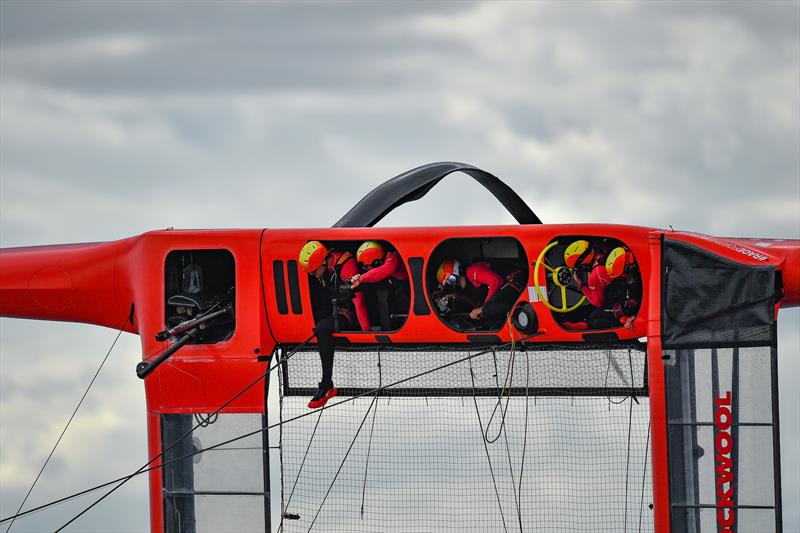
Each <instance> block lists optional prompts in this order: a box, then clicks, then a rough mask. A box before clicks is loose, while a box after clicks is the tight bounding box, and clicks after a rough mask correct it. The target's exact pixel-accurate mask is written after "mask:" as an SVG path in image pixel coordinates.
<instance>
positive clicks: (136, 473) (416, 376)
mask: <svg viewBox="0 0 800 533" xmlns="http://www.w3.org/2000/svg"><path fill="white" fill-rule="evenodd" d="M537 335H538V333H535V334H533V335H529V336H527V337H525V338H524V339H520V340H521V341H523V342H524V341H527V340H529V339H531V338H533V337H536V336H537ZM311 338H313V336H312V337H309V339H307V340H306V341H305V342H303V343H302V344H300V345H297V346H296V348H295V350H294V351H293V352H291V353H290V354H289V355H287V356H286V357H285V358H282V359H281V361H280V362H278V364H276V365H275V366H274V367H272V368H271V369H270V370H272V369H274V368H279V366H280V363H282V362H285V361H286V360H288V359H289V357H291V356H292V355H294V354H295V353H296V352H298V351H299V350H300V349H301V348H302V347H303V346H304V345H305V344H307V343H308V342H309V341H310V339H311ZM509 344H511V343H505V344H503V345H498V346H496V347H495V348H494V349H497V348H499V347H503V346H508V345H509ZM490 351H492V349H486V350H482V351H479V352H476V353H474V354H470V355H467V356H466V357H462V358H460V359H457V360H455V361H450V362H449V363H445V364H443V365H440V366H438V367H435V368H432V369H429V370H426V371H424V372H420V373H419V374H415V375H413V376H410V377H407V378H403V379H400V380H397V381H394V382H392V383H389V384H388V385H383V386H381V387H379V388H377V389H374V390H369V391H366V392H363V393H361V394H358V395H355V396H350V397H347V398H342V399H341V400H340V401H338V402H335V403H329V404H327V405H325V406H323V407H320V408H319V409H312V410H309V411H307V412H305V413H301V414H299V415H297V416H294V417H291V418H287V419H286V420H281V421H280V422H276V423H275V424H271V425H269V426H267V427H262V428H260V429H257V430H255V431H251V432H249V433H245V434H243V435H239V436H237V437H234V438H232V439H229V440H227V441H225V442H221V443H219V444H215V445H214V446H209V447H207V448H203V449H198V450H196V451H194V452H192V453H189V454H186V455H184V456H182V457H178V458H176V459H173V460H170V461H166V462H162V463H159V464H158V465H155V466H152V467H150V468H142V469H140V470H137V471H136V472H133V473H132V474H128V475H127V476H123V477H121V478H118V479H115V480H112V481H108V482H106V483H103V484H101V485H97V486H95V487H91V488H89V489H86V490H83V491H80V492H77V493H74V494H72V495H69V496H65V497H63V498H60V499H59V500H54V501H52V502H49V503H46V504H44V505H41V506H39V507H37V508H35V509H30V510H28V511H24V512H22V513H20V514H17V515H13V516H8V517H6V518H3V519H0V524H2V523H5V522H7V521H9V520H13V519H14V518H17V517H21V516H24V515H28V514H31V513H33V512H36V511H41V510H43V509H45V508H48V507H51V506H53V505H56V504H59V503H63V502H65V501H68V500H71V499H73V498H76V497H78V496H82V495H84V494H88V493H90V492H93V491H95V490H98V489H101V488H103V487H107V486H109V485H112V484H114V483H117V482H119V481H122V482H125V481H127V480H130V479H131V478H133V477H135V476H137V475H140V474H144V473H145V472H150V471H152V470H158V469H159V468H162V467H164V466H167V465H170V464H172V463H175V462H178V461H182V460H184V459H187V458H189V457H193V456H195V455H198V454H201V453H203V452H205V451H209V450H212V449H215V448H217V447H220V446H224V445H227V444H230V443H232V442H236V441H239V440H242V439H246V438H248V437H251V436H253V435H256V434H258V433H263V432H264V431H268V430H270V429H275V428H277V427H281V426H283V425H285V424H288V423H290V422H294V421H296V420H299V419H301V418H305V417H307V416H310V415H312V414H314V413H318V412H321V411H324V410H326V409H333V408H334V407H338V406H339V405H342V404H345V403H349V402H352V401H355V400H357V399H359V398H363V397H365V396H369V395H373V394H376V393H378V392H381V391H384V390H386V389H389V388H392V387H396V386H397V385H400V384H402V383H405V382H407V381H411V380H413V379H417V378H419V377H422V376H425V375H428V374H432V373H433V372H438V371H440V370H443V369H445V368H449V367H451V366H454V365H456V364H459V363H463V362H466V361H471V360H472V359H474V358H476V357H479V356H481V355H486V354H487V353H489V352H490ZM268 372H269V371H268ZM262 376H266V373H265V374H263V375H262ZM250 386H252V384H251V385H248V387H250ZM244 390H247V389H244ZM244 390H243V391H242V392H240V393H238V394H237V396H235V397H234V399H235V398H237V397H238V396H240V395H241V394H243V393H244ZM231 401H233V399H231V400H229V401H228V402H226V404H224V405H227V404H229V403H230V402H231ZM223 407H224V406H223ZM211 414H214V413H211ZM189 433H190V432H187V433H186V435H188V434H189ZM184 437H185V435H184ZM184 437H181V438H178V439H177V440H176V441H175V442H173V443H172V444H171V445H170V446H174V445H176V444H177V443H178V442H180V440H181V439H182V438H184ZM169 449H170V448H169V447H168V448H167V449H165V450H164V451H163V452H161V453H160V454H158V455H156V456H155V457H154V458H153V459H152V460H151V461H149V462H148V463H147V465H149V464H151V463H152V462H153V461H155V460H156V459H158V458H159V457H160V456H162V455H163V454H164V453H165V452H166V451H168V450H169ZM109 494H110V493H109ZM96 503H99V501H98V502H95V504H96ZM93 505H94V504H93ZM84 512H85V511H84ZM62 528H63V526H62Z"/></svg>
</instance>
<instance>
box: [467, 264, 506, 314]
mask: <svg viewBox="0 0 800 533" xmlns="http://www.w3.org/2000/svg"><path fill="white" fill-rule="evenodd" d="M466 273H467V279H468V280H469V281H470V283H472V284H473V285H474V286H476V287H480V286H481V285H486V286H487V287H489V291H488V292H487V293H486V299H484V300H483V304H486V302H488V301H489V299H490V298H491V297H492V296H494V293H496V292H497V290H498V289H499V288H500V287H502V286H503V278H502V276H500V274H498V273H496V272H494V271H493V270H492V269H491V268H489V267H488V266H487V265H486V264H485V263H475V264H474V265H470V266H468V267H467V272H466ZM483 304H482V305H483Z"/></svg>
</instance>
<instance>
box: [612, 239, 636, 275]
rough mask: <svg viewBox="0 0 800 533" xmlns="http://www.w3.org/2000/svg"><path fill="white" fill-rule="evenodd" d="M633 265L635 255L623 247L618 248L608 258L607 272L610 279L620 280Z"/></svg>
mask: <svg viewBox="0 0 800 533" xmlns="http://www.w3.org/2000/svg"><path fill="white" fill-rule="evenodd" d="M630 264H633V254H632V253H630V252H629V251H627V250H626V249H625V248H624V247H622V246H617V247H616V248H614V249H613V250H611V253H610V254H608V257H607V258H606V272H608V275H609V277H611V278H618V277H620V276H621V275H622V274H623V273H624V272H625V267H626V266H628V265H630Z"/></svg>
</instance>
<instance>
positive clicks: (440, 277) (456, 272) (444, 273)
mask: <svg viewBox="0 0 800 533" xmlns="http://www.w3.org/2000/svg"><path fill="white" fill-rule="evenodd" d="M460 275H461V263H459V262H458V260H457V259H445V260H444V261H442V264H441V265H439V268H438V269H437V270H436V281H438V282H439V284H440V285H455V283H456V279H457V278H458V276H460Z"/></svg>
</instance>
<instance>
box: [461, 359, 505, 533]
mask: <svg viewBox="0 0 800 533" xmlns="http://www.w3.org/2000/svg"><path fill="white" fill-rule="evenodd" d="M469 375H470V379H471V380H472V401H473V402H474V403H475V414H476V415H477V416H478V426H479V427H480V430H481V441H483V449H484V450H485V451H486V462H487V463H489V473H491V475H492V485H494V495H495V496H496V497H497V507H498V508H499V509H500V519H501V520H502V521H503V531H505V532H506V533H508V526H507V525H506V516H505V513H504V512H503V504H502V503H501V502H500V491H498V490H497V479H496V478H495V475H494V467H493V466H492V458H491V456H490V455H489V445H488V442H487V440H486V433H484V431H483V422H482V421H481V414H480V411H479V410H478V398H477V397H476V395H475V372H474V371H473V370H472V359H470V360H469Z"/></svg>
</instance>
